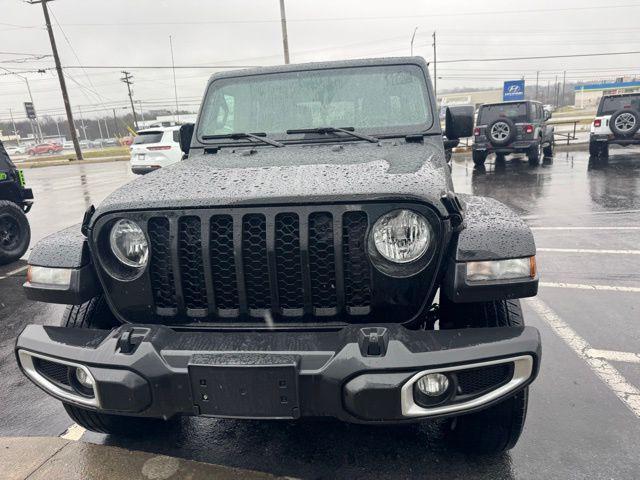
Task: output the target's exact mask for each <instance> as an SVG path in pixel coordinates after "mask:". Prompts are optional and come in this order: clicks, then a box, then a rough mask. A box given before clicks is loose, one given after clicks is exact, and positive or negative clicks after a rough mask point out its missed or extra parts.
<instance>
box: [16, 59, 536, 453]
mask: <svg viewBox="0 0 640 480" xmlns="http://www.w3.org/2000/svg"><path fill="white" fill-rule="evenodd" d="M436 112H437V111H436V108H435V100H434V95H433V90H432V86H431V82H430V80H429V74H428V70H427V64H426V62H425V61H424V60H423V59H422V58H413V57H412V58H393V59H374V60H357V61H356V60H354V61H344V62H332V63H318V64H306V65H287V66H279V67H269V68H260V69H255V70H243V71H233V72H224V73H219V74H216V75H214V76H213V77H212V78H211V80H210V82H209V84H208V86H207V90H206V94H205V97H204V100H203V105H202V108H201V111H200V114H199V117H198V120H197V123H196V124H195V125H193V124H191V125H184V126H183V127H182V129H181V146H182V148H183V150H184V151H185V153H186V154H188V158H187V159H186V160H185V161H183V162H180V163H178V164H175V165H171V166H170V167H167V168H163V169H161V170H158V171H155V172H153V173H151V174H149V175H147V176H145V177H143V178H140V179H137V180H134V181H133V182H131V183H129V184H128V185H125V186H124V187H122V188H120V189H119V190H117V191H115V192H114V193H113V194H111V195H110V196H109V197H108V198H107V199H106V200H104V202H103V203H102V204H101V205H100V206H99V207H98V208H97V209H95V210H94V209H93V208H91V209H89V210H88V211H87V213H86V215H85V218H84V220H83V222H82V224H81V225H78V226H76V227H73V228H70V229H67V230H64V231H62V232H60V233H57V234H54V235H52V236H49V237H48V238H46V239H44V240H43V241H41V242H39V243H38V244H37V245H36V247H35V248H34V249H33V251H32V254H31V257H30V259H29V265H30V268H29V272H28V281H27V283H26V284H25V288H26V293H27V296H28V297H29V298H30V299H33V300H40V301H44V302H50V303H62V304H69V305H70V306H69V307H67V310H66V313H65V314H64V317H63V319H62V324H61V326H60V327H53V326H41V325H28V326H27V327H26V328H25V329H24V331H23V332H22V333H21V334H20V336H19V338H18V340H17V343H16V355H17V359H18V362H19V364H20V367H21V369H22V371H23V372H24V373H25V375H27V376H28V377H29V378H30V379H31V380H32V381H33V382H34V383H35V384H37V385H38V386H39V387H41V388H42V389H43V390H44V391H45V392H47V393H49V394H50V395H53V396H54V397H56V398H58V399H59V400H61V401H62V402H63V403H64V406H65V408H66V410H67V412H68V413H69V415H70V416H71V417H72V418H73V420H74V421H75V422H77V423H78V424H80V425H82V426H83V427H85V428H87V429H90V430H93V431H97V432H104V433H111V434H121V435H126V434H133V433H135V432H148V431H149V430H148V429H149V428H151V426H153V425H158V424H162V423H163V422H164V421H166V420H168V419H170V418H172V417H176V416H180V415H200V416H212V417H228V418H251V419H289V420H291V419H300V418H302V417H335V418H338V419H341V420H344V421H347V422H355V423H363V424H385V423H391V424H397V423H408V422H416V421H423V420H426V419H432V418H440V417H443V418H446V420H444V421H442V422H438V425H442V426H444V427H446V438H448V439H450V440H451V441H452V442H454V444H456V445H458V446H460V447H461V448H464V449H466V450H470V451H479V452H500V451H504V450H506V449H509V448H511V447H513V445H514V444H515V443H516V441H517V440H518V438H519V436H520V433H521V431H522V428H523V425H524V420H525V414H526V411H527V394H528V386H529V384H530V383H531V382H532V381H533V380H534V379H535V377H536V375H537V373H538V369H539V365H540V351H541V346H540V337H539V334H538V331H537V330H536V329H535V328H532V327H525V326H524V324H523V318H522V311H521V309H520V304H519V300H518V299H519V298H522V297H529V296H533V295H535V294H536V293H537V286H538V277H537V274H536V269H535V253H536V248H535V244H534V241H533V237H532V234H531V232H530V230H529V228H528V227H527V226H526V225H525V224H524V222H523V221H522V220H520V219H519V218H518V217H517V216H516V215H515V214H514V213H513V212H512V211H511V210H510V209H508V208H507V207H506V206H504V205H502V204H501V203H499V202H497V201H495V200H492V199H489V198H482V197H474V196H470V195H456V193H454V191H453V185H452V181H451V175H450V170H449V167H448V166H447V163H446V161H445V152H444V147H443V139H442V132H441V129H440V125H439V122H438V119H437V116H436ZM461 112H462V113H460V111H457V110H456V109H455V108H451V109H450V110H449V112H448V115H447V127H446V132H447V135H448V137H449V138H456V137H460V136H468V135H470V134H471V133H472V130H473V115H472V112H469V110H462V111H461ZM437 296H438V298H437V299H436V297H437Z"/></svg>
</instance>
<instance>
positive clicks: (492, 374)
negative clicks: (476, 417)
mask: <svg viewBox="0 0 640 480" xmlns="http://www.w3.org/2000/svg"><path fill="white" fill-rule="evenodd" d="M512 370H513V364H511V363H501V364H498V365H491V366H488V367H479V368H472V369H469V370H463V371H461V372H457V373H456V376H457V377H458V389H459V392H460V394H462V395H475V394H478V393H480V392H483V391H485V390H487V389H489V388H496V387H498V386H500V385H502V384H503V383H505V382H506V381H507V380H509V379H510V378H511V374H512Z"/></svg>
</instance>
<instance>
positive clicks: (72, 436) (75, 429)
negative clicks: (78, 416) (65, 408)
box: [60, 423, 86, 442]
mask: <svg viewBox="0 0 640 480" xmlns="http://www.w3.org/2000/svg"><path fill="white" fill-rule="evenodd" d="M84 432H86V430H85V429H84V428H83V427H81V426H80V425H78V424H77V423H74V424H73V425H71V426H70V427H69V428H67V431H66V432H64V433H63V434H62V435H60V438H64V439H65V440H72V441H74V442H77V441H78V440H80V439H81V438H82V435H84Z"/></svg>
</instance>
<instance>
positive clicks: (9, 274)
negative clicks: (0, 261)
mask: <svg viewBox="0 0 640 480" xmlns="http://www.w3.org/2000/svg"><path fill="white" fill-rule="evenodd" d="M27 268H29V266H28V265H25V266H23V267H20V268H16V269H15V270H11V271H10V272H7V273H5V274H4V275H0V280H4V279H5V278H8V277H11V276H13V275H15V274H16V273H20V272H24V271H25V270H26V269H27Z"/></svg>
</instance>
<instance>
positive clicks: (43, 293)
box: [24, 224, 100, 305]
mask: <svg viewBox="0 0 640 480" xmlns="http://www.w3.org/2000/svg"><path fill="white" fill-rule="evenodd" d="M28 263H29V265H30V266H36V267H45V268H63V269H69V270H71V280H70V283H69V285H68V286H66V287H61V286H53V285H42V284H32V283H31V282H29V281H27V282H26V283H25V284H24V289H25V293H26V295H27V298H29V299H30V300H38V301H42V302H47V303H62V304H67V305H80V304H82V303H84V302H86V301H87V300H89V299H91V298H92V297H94V296H96V295H97V294H98V293H99V291H100V285H99V283H98V280H97V277H96V274H95V270H94V268H93V264H92V263H91V255H90V253H89V246H88V245H87V239H86V237H85V236H84V235H83V234H82V232H81V231H80V225H79V224H78V225H74V226H72V227H69V228H66V229H64V230H61V231H59V232H56V233H54V234H52V235H49V236H48V237H45V238H44V239H42V240H40V241H39V242H38V243H37V244H36V246H35V247H34V248H33V250H32V251H31V255H30V256H29V262H28Z"/></svg>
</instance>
